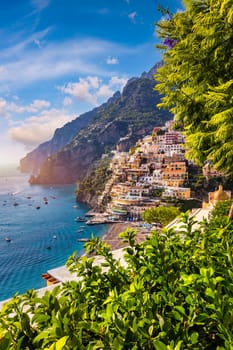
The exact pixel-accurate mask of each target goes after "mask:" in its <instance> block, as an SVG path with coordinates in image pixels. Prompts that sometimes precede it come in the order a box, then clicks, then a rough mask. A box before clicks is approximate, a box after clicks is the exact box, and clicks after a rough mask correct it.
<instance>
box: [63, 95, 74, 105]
mask: <svg viewBox="0 0 233 350" xmlns="http://www.w3.org/2000/svg"><path fill="white" fill-rule="evenodd" d="M72 103H73V100H72V98H70V97H65V98H64V100H63V106H69V105H71V104H72Z"/></svg>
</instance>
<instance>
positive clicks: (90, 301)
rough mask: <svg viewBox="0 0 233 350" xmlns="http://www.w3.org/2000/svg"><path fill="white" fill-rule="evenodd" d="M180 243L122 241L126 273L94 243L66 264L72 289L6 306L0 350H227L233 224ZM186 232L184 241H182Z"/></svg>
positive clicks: (156, 238) (171, 239)
mask: <svg viewBox="0 0 233 350" xmlns="http://www.w3.org/2000/svg"><path fill="white" fill-rule="evenodd" d="M183 219H184V225H183V226H184V227H183V229H182V235H180V234H179V233H175V232H174V231H173V230H171V229H169V230H168V229H164V230H163V231H162V233H161V234H158V233H157V232H154V233H153V234H152V236H151V238H150V239H147V240H146V241H145V242H143V243H142V244H137V243H135V235H136V232H135V231H134V230H132V229H128V230H126V231H125V232H123V233H122V234H121V237H122V239H123V241H127V242H128V244H129V246H128V247H127V248H125V250H124V252H125V260H126V262H127V266H125V267H123V266H121V265H120V263H119V261H118V260H115V259H114V257H113V255H112V253H111V251H110V248H109V247H108V246H107V245H106V244H105V243H104V242H101V241H100V239H99V238H96V239H95V238H92V239H91V241H90V242H88V243H87V244H86V252H87V254H90V253H93V252H95V253H96V254H98V255H101V256H104V257H105V262H104V263H102V265H99V266H96V265H95V264H94V258H88V257H87V256H83V257H79V258H77V257H76V255H75V254H74V255H73V256H72V257H71V258H70V259H69V261H68V266H69V268H70V269H71V270H72V271H73V272H76V273H77V274H78V276H79V277H80V279H79V281H72V282H67V283H64V284H63V285H62V286H57V287H55V288H54V289H53V290H52V292H46V294H45V295H44V296H43V297H42V298H39V297H38V296H37V294H36V293H35V292H34V291H28V292H27V294H25V295H24V296H21V297H17V296H16V297H15V298H13V299H12V300H11V301H10V302H8V303H7V304H6V305H5V306H4V308H3V310H2V311H1V313H0V349H4V350H9V349H12V350H13V349H20V350H22V349H34V350H36V349H40V350H41V349H47V350H60V349H63V350H67V349H72V350H76V349H79V350H82V349H116V350H117V349H119V350H120V349H128V350H131V349H141V350H145V349H146V350H150V349H156V350H179V349H180V350H186V349H192V350H200V349H218V350H223V349H227V350H231V349H232V346H233V333H232V322H233V309H232V301H233V272H232V267H233V266H232V264H233V260H232V259H233V257H232V244H233V238H232V232H233V221H230V220H229V219H228V221H227V222H225V226H222V224H221V227H219V226H218V221H216V218H213V219H212V221H211V222H210V223H209V224H208V225H205V226H203V227H202V230H190V224H191V222H192V219H189V217H188V215H187V214H183ZM185 232H186V233H185Z"/></svg>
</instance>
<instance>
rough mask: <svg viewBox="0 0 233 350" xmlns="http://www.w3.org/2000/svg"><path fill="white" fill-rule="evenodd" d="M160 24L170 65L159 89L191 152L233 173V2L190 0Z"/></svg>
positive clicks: (161, 73) (159, 77)
mask: <svg viewBox="0 0 233 350" xmlns="http://www.w3.org/2000/svg"><path fill="white" fill-rule="evenodd" d="M184 6H185V10H184V11H183V12H178V13H176V14H174V15H171V14H169V15H167V17H166V18H165V19H162V20H161V21H160V22H159V23H157V32H158V35H159V36H160V38H161V39H162V40H163V43H162V45H160V46H159V47H160V48H161V49H162V50H163V61H164V65H163V66H162V67H161V68H159V69H158V72H157V74H156V75H155V79H156V80H157V81H158V84H157V85H156V86H155V89H156V90H158V91H159V92H160V93H162V94H163V95H164V97H163V98H162V100H161V103H160V104H159V105H158V106H159V107H165V108H168V109H169V110H170V111H171V112H172V113H173V114H174V115H175V120H176V121H177V123H178V124H180V125H181V127H182V128H183V129H184V133H185V136H186V142H187V146H188V148H189V151H188V153H187V154H188V156H189V157H190V158H191V159H193V160H195V161H196V162H197V163H199V164H203V162H204V161H205V160H206V159H208V160H210V161H211V162H212V163H213V165H214V166H215V168H216V169H219V170H221V171H224V172H225V173H226V174H231V175H232V174H233V134H232V127H233V99H232V95H233V46H232V42H233V1H232V0H184Z"/></svg>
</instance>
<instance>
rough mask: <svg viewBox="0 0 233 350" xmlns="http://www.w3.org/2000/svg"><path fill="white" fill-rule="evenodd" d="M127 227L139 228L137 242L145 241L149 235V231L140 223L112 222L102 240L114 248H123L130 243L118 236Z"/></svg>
mask: <svg viewBox="0 0 233 350" xmlns="http://www.w3.org/2000/svg"><path fill="white" fill-rule="evenodd" d="M127 228H133V229H135V230H137V235H136V237H135V241H136V242H137V243H140V242H143V241H144V240H145V239H146V237H148V235H149V231H148V230H146V229H145V228H144V227H142V226H140V223H130V222H121V223H116V224H110V226H109V228H108V230H107V232H106V233H105V234H104V236H103V237H102V240H103V241H105V242H106V243H108V244H109V245H110V246H111V249H112V250H115V249H119V248H123V247H125V246H127V245H128V243H123V242H122V239H120V238H119V237H118V235H119V233H121V232H123V231H125V230H126V229H127Z"/></svg>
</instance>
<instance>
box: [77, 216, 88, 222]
mask: <svg viewBox="0 0 233 350" xmlns="http://www.w3.org/2000/svg"><path fill="white" fill-rule="evenodd" d="M74 220H75V221H77V222H85V221H87V219H86V218H85V217H83V216H77V218H75V219H74Z"/></svg>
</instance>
